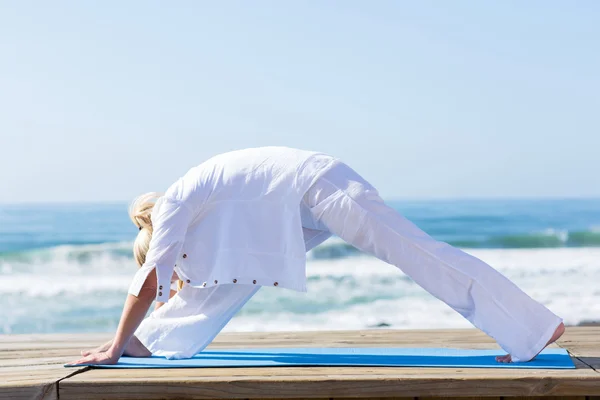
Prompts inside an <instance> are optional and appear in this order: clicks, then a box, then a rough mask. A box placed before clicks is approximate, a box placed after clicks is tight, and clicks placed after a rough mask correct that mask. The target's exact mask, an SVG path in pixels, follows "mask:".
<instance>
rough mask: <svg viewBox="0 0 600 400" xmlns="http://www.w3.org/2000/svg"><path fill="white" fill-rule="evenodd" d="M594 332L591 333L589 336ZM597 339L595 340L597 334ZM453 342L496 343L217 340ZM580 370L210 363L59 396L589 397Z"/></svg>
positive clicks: (433, 343)
mask: <svg viewBox="0 0 600 400" xmlns="http://www.w3.org/2000/svg"><path fill="white" fill-rule="evenodd" d="M586 337H587V339H586V340H588V341H589V340H590V339H591V337H592V336H591V335H586ZM595 340H597V339H595ZM263 346H268V347H278V346H319V347H320V346H335V347H347V346H354V347H361V346H370V347H380V346H400V347H455V348H497V346H496V345H495V344H494V342H493V341H492V340H491V339H490V338H489V337H487V336H485V335H483V334H482V333H481V332H478V331H475V330H452V331H385V330H378V331H358V332H318V333H313V332H298V333H276V334H252V335H239V334H238V335H236V334H224V335H221V336H219V337H218V338H217V340H216V341H215V342H214V344H213V345H212V346H211V347H214V348H218V347H245V348H247V347H263ZM578 367H579V368H578V369H575V370H522V369H519V370H518V369H502V370H500V369H464V368H461V369H454V368H394V367H385V368H374V367H344V368H343V367H302V368H288V367H285V368H284V367H281V368H235V369H231V368H207V369H192V370H189V369H172V370H118V371H117V370H90V371H86V372H85V373H83V374H80V375H77V376H74V377H72V378H69V379H66V380H64V381H62V382H61V383H60V393H61V398H63V399H69V398H77V397H80V396H82V395H84V394H87V396H92V397H90V398H94V397H93V396H94V395H98V396H103V397H104V398H135V396H143V397H145V398H149V399H153V398H179V397H181V396H186V398H198V399H202V398H204V399H206V398H277V397H279V398H282V397H283V398H317V397H330V398H340V397H341V398H343V397H348V398H359V397H362V398H373V397H382V398H383V397H406V396H409V397H419V398H421V397H424V396H433V397H439V396H456V397H473V396H484V397H490V396H496V397H500V396H523V395H526V396H530V397H531V396H534V397H535V396H560V395H573V396H585V395H592V394H599V393H600V377H599V376H598V374H597V373H596V372H595V371H593V370H592V369H590V368H589V367H587V366H586V365H585V364H583V363H579V364H578Z"/></svg>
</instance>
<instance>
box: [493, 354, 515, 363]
mask: <svg viewBox="0 0 600 400" xmlns="http://www.w3.org/2000/svg"><path fill="white" fill-rule="evenodd" d="M496 361H497V362H499V363H509V362H511V361H512V358H511V356H510V354H507V355H504V356H498V357H496Z"/></svg>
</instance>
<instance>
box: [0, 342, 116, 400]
mask: <svg viewBox="0 0 600 400" xmlns="http://www.w3.org/2000/svg"><path fill="white" fill-rule="evenodd" d="M65 336H69V335H65ZM104 336H106V335H104ZM87 338H88V337H87V336H85V335H84V336H83V337H78V338H75V337H67V338H66V339H71V340H69V341H68V342H62V341H61V340H60V336H59V335H47V336H46V335H2V336H0V399H44V400H47V399H57V398H58V384H57V382H58V381H59V380H60V379H63V378H65V377H67V376H69V375H71V374H73V373H74V372H77V371H79V370H83V369H84V368H77V369H71V370H67V369H66V368H64V367H63V364H64V363H66V362H69V361H73V360H74V359H75V358H76V357H77V354H78V352H79V351H80V350H81V349H83V348H86V347H91V344H90V342H89V341H88V339H87ZM90 338H91V339H92V340H93V339H96V337H94V336H92V337H90ZM94 343H95V341H94ZM96 345H97V344H96ZM22 349H27V350H22Z"/></svg>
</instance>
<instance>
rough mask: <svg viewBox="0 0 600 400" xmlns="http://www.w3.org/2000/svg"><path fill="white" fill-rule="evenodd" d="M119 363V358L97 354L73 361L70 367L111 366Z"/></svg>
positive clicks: (106, 354)
mask: <svg viewBox="0 0 600 400" xmlns="http://www.w3.org/2000/svg"><path fill="white" fill-rule="evenodd" d="M118 361H119V359H118V358H116V359H115V358H114V357H111V356H110V355H109V354H108V353H96V354H90V355H88V356H86V357H83V358H80V359H79V360H76V361H73V362H72V363H70V364H69V365H111V364H116V363H117V362H118Z"/></svg>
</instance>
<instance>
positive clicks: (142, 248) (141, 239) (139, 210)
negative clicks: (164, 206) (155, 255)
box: [129, 192, 183, 291]
mask: <svg viewBox="0 0 600 400" xmlns="http://www.w3.org/2000/svg"><path fill="white" fill-rule="evenodd" d="M161 196H162V194H161V193H157V192H150V193H145V194H143V195H141V196H139V197H137V198H136V199H135V200H133V202H132V203H131V205H130V206H129V218H131V221H132V222H133V224H134V225H135V226H137V227H138V229H139V230H140V231H139V232H138V235H137V237H136V238H135V241H134V242H133V258H135V262H136V263H137V265H138V266H139V267H141V266H142V265H144V262H146V254H147V253H148V249H149V248H150V241H151V240H152V232H153V228H152V210H153V209H154V205H155V204H156V201H157V200H158V199H159V198H160V197H161ZM182 288H183V281H181V280H179V281H178V282H177V291H180V290H181V289H182Z"/></svg>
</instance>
